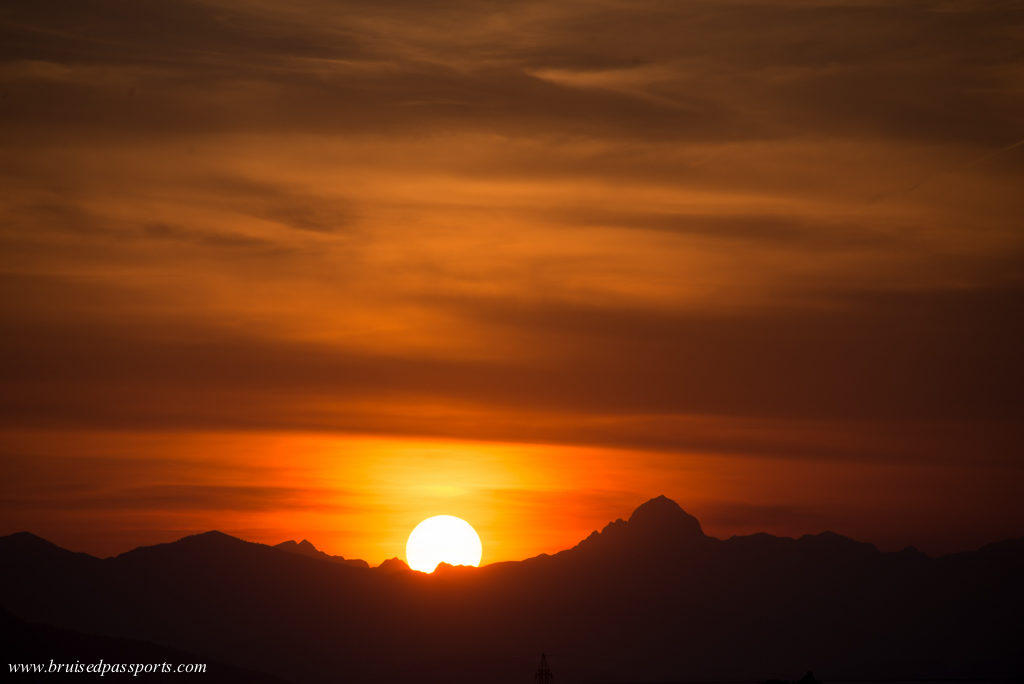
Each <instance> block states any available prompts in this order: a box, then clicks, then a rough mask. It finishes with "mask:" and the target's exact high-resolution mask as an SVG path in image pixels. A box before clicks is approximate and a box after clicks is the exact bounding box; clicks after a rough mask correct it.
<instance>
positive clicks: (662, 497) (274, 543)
mask: <svg viewBox="0 0 1024 684" xmlns="http://www.w3.org/2000/svg"><path fill="white" fill-rule="evenodd" d="M661 500H665V501H668V502H670V503H671V504H674V505H675V506H676V507H678V508H679V510H680V511H682V512H683V513H684V514H686V515H687V516H690V515H691V514H690V513H689V511H687V510H686V509H685V508H683V507H682V506H681V505H680V504H679V503H678V502H677V501H674V500H673V499H671V498H669V497H666V496H665V495H663V494H659V495H657V496H654V497H651V498H650V499H648V500H646V501H645V502H643V503H642V504H640V506H638V507H637V508H636V509H634V510H633V511H631V512H630V514H629V515H627V516H625V517H622V516H620V517H618V518H615V519H612V520H609V521H607V522H606V523H605V524H604V525H602V526H600V527H598V528H596V529H594V530H592V531H591V532H590V533H588V534H587V535H585V536H583V537H581V538H580V539H579V540H577V541H576V542H575V543H573V544H570V545H567V546H566V547H564V548H561V549H557V550H555V551H553V552H551V551H540V552H537V553H536V554H532V555H529V556H525V557H522V558H504V559H499V560H493V561H489V562H483V561H482V562H480V563H479V564H478V565H466V566H465V567H480V568H483V567H486V566H488V565H493V564H496V563H509V562H513V563H515V562H522V561H525V560H530V559H532V558H537V557H539V556H549V555H554V554H557V553H559V552H561V551H567V550H570V549H572V548H575V547H576V546H578V545H579V544H580V543H582V542H584V541H586V539H588V538H589V537H590V536H591V535H594V534H599V533H602V532H604V531H605V530H606V529H607V528H609V527H612V526H613V525H614V524H615V523H621V522H629V521H630V519H631V517H632V514H633V513H635V512H636V510H638V509H639V508H641V507H643V506H645V505H647V504H650V503H652V502H658V501H661ZM694 519H695V520H697V521H698V523H699V522H700V520H699V518H694ZM702 527H703V525H702ZM702 533H703V536H705V537H707V538H709V539H713V540H716V541H729V540H731V539H736V538H742V537H749V536H761V535H768V536H771V537H775V538H778V539H790V540H800V539H804V538H813V537H821V536H825V535H835V536H838V537H842V538H844V539H849V540H851V541H855V542H858V543H866V544H870V545H871V546H872V547H874V548H875V549H876V550H877V551H879V552H880V553H898V552H900V551H906V550H908V549H913V550H915V551H917V552H920V553H922V554H924V555H925V556H927V557H929V558H941V557H942V556H947V555H955V554H957V553H969V552H973V551H978V550H980V549H982V548H985V547H987V546H990V545H992V544H995V543H998V542H1004V541H1017V540H1024V534H1022V535H1019V536H1016V537H1009V538H1006V539H993V540H991V541H989V542H986V543H983V544H981V545H979V546H978V547H976V548H971V549H960V550H957V551H951V552H948V553H944V554H929V553H926V552H924V551H922V550H921V549H919V548H917V547H916V546H913V545H908V546H906V547H902V548H900V549H885V548H882V547H879V546H878V545H877V544H874V543H872V542H871V541H870V540H866V539H856V538H854V537H850V536H849V535H845V534H842V533H841V532H837V531H836V530H821V531H818V532H805V533H803V534H799V535H793V536H786V535H772V534H770V533H767V532H763V531H761V532H751V533H748V534H743V535H732V536H729V537H719V536H716V535H714V534H709V533H708V532H707V530H702ZM18 534H28V535H30V536H32V537H35V538H38V539H42V540H43V541H46V542H48V543H51V544H55V545H56V546H58V547H60V548H62V549H64V550H66V551H71V552H75V553H86V554H88V555H90V556H93V557H95V558H98V559H101V560H103V559H111V558H116V557H118V556H120V555H123V554H125V553H129V552H131V551H135V550H137V549H143V548H149V547H154V546H165V545H168V544H174V543H176V542H180V541H183V540H185V539H188V538H190V537H201V536H204V535H210V534H216V535H223V536H226V537H230V538H232V539H236V540H238V541H242V542H246V543H253V544H259V545H261V546H266V547H270V548H279V547H281V546H282V545H284V544H287V543H289V542H290V543H294V544H297V545H301V544H303V543H307V544H310V545H311V546H312V547H313V548H314V549H315V550H316V551H319V552H321V553H326V554H327V555H328V556H333V557H343V558H344V559H345V560H346V561H352V560H357V561H364V562H366V563H367V565H368V568H369V569H375V568H378V567H380V566H381V565H382V564H383V563H386V562H388V561H391V560H394V559H398V560H401V561H402V562H403V563H404V564H406V565H407V566H408V559H407V558H405V557H404V554H398V553H396V554H395V555H393V556H388V557H385V558H382V559H379V560H377V561H376V562H375V561H374V560H373V559H367V558H362V557H359V556H355V555H350V554H347V553H344V552H343V550H331V549H325V548H323V547H321V546H320V545H319V544H318V543H316V542H315V541H313V540H311V539H308V538H307V537H303V536H301V535H300V536H296V537H293V538H290V539H282V540H280V541H261V540H254V539H247V538H245V537H244V535H243V534H241V533H233V532H231V531H225V530H219V529H206V530H195V531H186V532H184V533H183V534H182V536H179V537H175V538H173V539H168V540H165V541H154V542H150V543H144V544H140V545H138V546H134V547H131V548H126V549H123V550H121V551H119V552H116V553H112V554H107V555H100V554H95V553H90V552H89V551H88V550H85V549H76V548H69V547H66V546H63V545H61V544H57V543H56V542H55V541H54V540H52V539H49V538H47V537H45V536H42V535H39V534H36V533H35V532H33V531H31V530H18V531H16V532H11V533H5V534H0V538H2V537H6V536H14V535H18ZM449 565H450V564H449ZM415 571H416V572H422V571H418V570H415ZM432 572H433V571H427V572H424V573H423V574H431V573H432Z"/></svg>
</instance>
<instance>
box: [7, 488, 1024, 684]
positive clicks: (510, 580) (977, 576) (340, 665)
mask: <svg viewBox="0 0 1024 684" xmlns="http://www.w3.org/2000/svg"><path fill="white" fill-rule="evenodd" d="M1022 577H1024V540H1017V541H1009V542H1003V543H1000V544H994V545H990V546H987V547H984V548H982V549H980V550H979V551H976V552H972V553H963V554H956V555H952V556H946V557H942V558H937V559H931V558H928V557H926V556H924V555H923V554H921V553H918V552H915V551H913V550H907V551H903V552H900V553H881V552H879V551H878V550H877V549H876V548H875V547H873V546H871V545H870V544H863V543H859V542H855V541H853V540H850V539H847V538H845V537H842V536H839V535H836V534H831V533H825V534H821V535H816V536H805V537H802V538H800V539H788V538H778V537H773V536H770V535H764V534H760V535H753V536H747V537H734V538H732V539H729V540H725V541H723V540H719V539H715V538H712V537H708V536H705V535H704V534H703V532H702V531H701V527H700V524H699V523H698V522H697V520H696V519H694V518H693V517H692V516H689V515H688V514H686V513H685V512H684V511H683V510H682V509H681V508H679V506H677V505H676V504H675V503H674V502H672V501H670V500H668V499H665V498H663V497H659V498H657V499H654V500H652V501H649V502H648V503H646V504H644V505H643V506H641V507H640V508H638V509H637V510H636V511H635V512H634V513H633V515H632V517H631V518H630V519H629V520H628V521H623V520H618V521H616V522H613V523H611V524H609V525H608V526H607V527H605V529H604V530H602V531H601V532H599V533H597V532H595V533H594V534H592V535H591V536H590V537H588V538H587V539H585V540H584V541H582V542H581V543H580V544H578V545H577V546H576V547H574V548H572V549H569V550H566V551H563V552H561V553H558V554H555V555H553V556H539V557H537V558H531V559H528V560H525V561H521V562H509V563H497V564H494V565H490V566H487V567H484V568H451V567H442V568H440V569H439V570H438V571H437V572H435V573H434V574H433V575H423V574H421V573H415V572H409V571H402V570H401V569H398V570H394V571H390V572H388V571H383V570H381V569H371V568H363V567H355V566H351V565H347V564H342V563H337V562H332V561H331V560H329V559H322V558H316V557H308V556H305V555H301V554H297V553H292V552H289V551H287V550H282V549H276V548H273V547H269V546H264V545H260V544H252V543H249V542H244V541H241V540H239V539H235V538H233V537H229V536H227V535H223V534H220V533H217V532H209V533H206V534H201V535H196V536H193V537H186V538H185V539H182V540H180V541H177V542H174V543H172V544H162V545H158V546H151V547H144V548H139V549H136V550H134V551H131V552H129V553H126V554H123V555H121V556H118V557H116V558H111V559H105V560H100V559H97V558H93V557H91V556H88V555H85V554H75V553H71V552H68V551H65V550H63V549H60V548H58V547H56V546H54V545H52V544H50V543H48V542H46V541H44V540H42V539H39V538H38V537H34V536H32V535H29V534H25V533H22V534H17V535H12V536H9V537H5V538H2V539H0V604H2V605H3V606H5V607H6V608H7V609H8V610H10V611H11V612H12V613H14V614H15V615H17V616H19V617H20V618H22V619H26V620H32V621H36V622H42V623H47V624H51V625H55V626H59V627H62V628H72V629H75V630H80V631H83V632H88V633H92V634H98V635H106V636H111V637H129V638H133V639H140V640H144V641H147V642H153V643H155V644H161V645H163V646H167V647H172V648H176V649H181V650H184V651H187V652H189V653H192V654H196V655H197V656H202V657H207V658H210V659H214V660H217V661H221V662H224V663H230V664H234V665H238V666H240V667H244V668H247V669H252V670H259V671H264V672H269V673H273V674H275V675H277V676H280V677H282V678H285V679H288V680H291V681H293V682H310V683H317V682H336V681H345V682H411V681H416V682H421V683H422V682H427V683H429V682H441V681H445V682H471V681H473V682H522V681H529V680H530V675H531V674H532V670H533V668H534V667H535V666H536V660H537V657H538V654H539V653H540V652H541V651H547V652H548V653H549V654H550V656H549V660H550V662H551V666H552V669H553V670H554V671H555V673H556V676H557V677H558V679H557V681H559V682H566V683H570V682H583V681H601V682H626V681H671V680H682V679H691V680H693V679H720V680H721V679H745V680H761V679H769V678H773V677H779V678H783V679H790V678H792V677H794V676H797V675H799V674H801V673H803V672H804V671H806V670H808V669H813V670H814V672H815V674H816V675H818V677H819V678H821V679H823V680H825V681H827V680H829V679H858V678H864V679H885V678H888V679H897V678H950V677H964V678H979V679H980V678H999V677H1012V676H1019V675H1020V674H1022V673H1024V657H1022V655H1021V649H1020V637H1021V634H1024V618H1022V616H1024V610H1022V609H1024V588H1022V585H1024V583H1022V581H1021V578H1022ZM204 681H215V679H212V678H209V677H207V678H204Z"/></svg>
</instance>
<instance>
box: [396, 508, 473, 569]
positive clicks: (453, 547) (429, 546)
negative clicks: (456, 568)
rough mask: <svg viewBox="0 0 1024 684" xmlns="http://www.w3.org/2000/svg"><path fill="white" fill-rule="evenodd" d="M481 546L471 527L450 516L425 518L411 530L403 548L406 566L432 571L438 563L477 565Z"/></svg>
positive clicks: (463, 521) (461, 520)
mask: <svg viewBox="0 0 1024 684" xmlns="http://www.w3.org/2000/svg"><path fill="white" fill-rule="evenodd" d="M482 555H483V547H482V545H481V544H480V535H478V534H477V533H476V530H474V529H473V526H472V525H470V524H469V523H468V522H466V521H465V520H463V519H462V518H456V517H455V516H453V515H435V516H434V517H432V518H427V519H426V520H424V521H423V522H421V523H420V524H419V525H417V526H416V528H415V529H414V530H413V531H412V533H411V534H410V535H409V541H408V542H406V545H405V559H406V561H407V562H408V563H409V567H410V568H412V569H413V570H419V571H420V572H433V571H434V569H435V568H436V567H437V566H438V564H439V563H449V564H451V565H480V557H481V556H482Z"/></svg>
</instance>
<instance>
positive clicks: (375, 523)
mask: <svg viewBox="0 0 1024 684" xmlns="http://www.w3.org/2000/svg"><path fill="white" fill-rule="evenodd" d="M1022 10H1024V6H1022V4H1021V3H1018V2H1001V3H976V2H966V1H963V2H958V1H955V0H954V1H942V2H939V1H936V2H924V1H921V2H916V1H915V2H885V3H875V2H844V1H842V0H837V1H834V2H824V3H823V2H810V1H807V2H805V1H802V0H780V1H778V2H767V1H763V2H762V1H755V0H750V1H748V2H732V1H729V0H726V1H723V0H695V1H693V2H685V3H683V2H656V1H647V0H640V1H637V0H629V1H628V2H615V1H596V2H595V1H588V2H575V1H564V0H548V1H546V2H526V3H515V4H514V5H510V4H508V3H503V2H501V3H498V2H472V3H469V2H465V3H464V2H440V3H429V5H428V4H421V3H405V2H388V3H381V2H347V3H344V4H340V3H328V2H315V1H308V2H296V3H271V2H264V1H261V0H248V1H240V2H230V3H228V2H219V1H215V0H209V1H204V0H195V1H190V2H186V1H176V2H143V3H135V2H132V3H123V2H116V1H115V0H52V1H49V2H32V3H6V4H5V5H4V7H3V8H2V9H0V59H2V62H0V145H2V147H3V154H2V155H0V178H2V180H0V278H2V282H3V285H2V288H0V326H2V330H0V364H2V365H0V368H2V371H0V372H2V375H3V378H4V391H3V392H2V393H0V424H2V430H3V435H2V438H0V454H2V465H0V469H2V474H3V477H0V508H2V511H3V519H4V525H3V529H0V532H2V533H8V532H14V531H17V530H23V529H27V530H31V531H33V532H35V533H37V534H39V535H42V536H44V537H46V538H47V539H50V540H52V541H54V542H56V543H58V544H61V545H62V546H65V547H68V548H71V549H74V550H83V551H89V552H91V553H96V554H101V555H103V554H110V553H116V552H121V551H124V550H127V549H128V548H131V547H133V546H137V545H140V544H148V543H155V542H161V541H169V540H172V539H176V538H178V537H180V536H182V535H183V534H185V533H189V532H196V531H202V530H208V529H213V528H216V529H221V530H224V531H225V532H229V533H232V534H236V535H239V536H242V537H244V538H246V539H252V540H257V541H265V542H268V543H277V542H280V541H283V540H285V539H292V538H303V537H305V538H309V539H310V540H312V541H314V542H315V543H316V545H317V546H318V547H319V548H322V549H324V550H326V551H328V552H331V553H338V554H344V555H345V556H346V557H359V558H366V559H367V560H368V561H370V562H371V563H377V562H380V561H381V560H383V559H384V558H388V557H391V556H395V555H400V554H401V550H402V548H404V540H405V538H406V537H407V536H408V533H409V531H410V530H411V529H412V527H413V526H414V525H415V524H416V523H417V522H418V521H419V520H422V519H423V518H425V517H427V516H430V515H434V514H440V513H444V514H450V515H456V516H459V517H462V518H464V519H466V520H468V521H470V522H471V524H472V525H473V526H474V527H475V528H476V529H477V530H478V531H479V533H480V536H481V537H482V539H483V541H484V554H485V555H484V559H483V560H484V563H490V562H494V561H498V560H507V559H512V558H523V557H526V556H530V555H535V554H537V553H541V552H544V551H548V552H550V551H555V550H558V549H561V548H566V547H567V546H570V545H572V544H573V543H575V542H576V541H577V540H578V539H580V538H583V537H584V536H586V534H587V533H588V532H589V531H590V530H593V529H595V528H597V527H599V526H601V525H603V524H604V523H605V522H606V521H607V520H609V519H613V518H614V517H616V516H617V515H619V514H620V513H621V511H623V510H632V508H634V507H636V506H637V505H638V504H640V503H641V502H643V501H645V500H647V499H648V498H650V496H651V495H652V494H654V493H661V492H664V493H665V494H667V495H669V496H670V497H672V498H673V499H675V500H677V501H679V502H681V503H682V504H683V505H684V506H685V508H686V509H687V510H688V511H690V512H692V513H693V514H694V515H696V516H697V517H698V518H700V520H701V521H702V522H703V524H704V527H705V529H706V530H707V532H708V533H709V534H713V535H716V536H720V537H727V536H729V535H731V534H738V533H744V532H754V531H762V530H764V531H769V532H772V533H776V534H787V535H799V534H804V533H814V532H820V531H822V530H825V529H832V530H836V531H838V532H841V533H843V534H848V535H850V536H852V537H855V538H857V539H863V540H866V541H871V542H874V543H877V544H879V545H880V546H881V547H882V548H885V549H898V548H901V547H903V546H905V545H908V544H914V545H916V546H918V547H919V548H921V549H923V550H925V551H928V552H930V553H939V552H948V551H956V550H962V549H968V548H976V547H978V546H980V545H981V544H983V543H985V542H989V541H992V540H995V539H1000V538H1005V537H1009V536H1019V535H1020V534H1021V523H1022V520H1024V491H1022V490H1024V487H1022V482H1024V478H1022V473H1021V468H1022V465H1021V460H1020V459H1021V454H1022V453H1024V436H1022V431H1021V419H1022V404H1021V396H1022V395H1021V391H1020V388H1021V386H1022V383H1024V361H1022V358H1024V357H1022V355H1021V353H1020V349H1021V345H1022V342H1024V335H1022V334H1021V333H1022V323H1021V321H1022V320H1024V304H1022V302H1024V299H1022V297H1021V295H1022V287H1024V279H1022V275H1024V268H1022V264H1024V259H1022V256H1024V250H1022V248H1024V236H1022V233H1021V225H1022V221H1021V219H1022V216H1024V211H1022V210H1024V194H1022V193H1021V191H1020V188H1021V187H1024V145H1021V141H1022V140H1024V53H1022V50H1021V45H1022V38H1024V11H1022Z"/></svg>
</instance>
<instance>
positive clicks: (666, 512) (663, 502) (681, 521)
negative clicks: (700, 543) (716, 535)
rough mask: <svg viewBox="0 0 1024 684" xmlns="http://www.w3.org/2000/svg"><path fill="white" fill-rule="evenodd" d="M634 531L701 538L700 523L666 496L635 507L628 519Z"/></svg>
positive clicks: (702, 531) (657, 497)
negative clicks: (649, 531)
mask: <svg viewBox="0 0 1024 684" xmlns="http://www.w3.org/2000/svg"><path fill="white" fill-rule="evenodd" d="M629 526H630V527H632V528H634V529H644V530H651V531H659V532H667V533H671V534H674V535H682V536H687V537H703V536H704V530H702V529H701V526H700V522H699V521H698V520H697V519H696V518H695V517H693V516H692V515H690V514H689V513H687V512H686V511H684V510H683V509H682V507H680V505H679V504H677V503H676V502H675V501H673V500H672V499H670V498H668V497H667V496H656V497H654V498H653V499H651V500H650V501H647V502H645V503H643V504H641V505H640V506H638V507H637V509H636V510H635V511H633V515H631V516H630V517H629Z"/></svg>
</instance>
